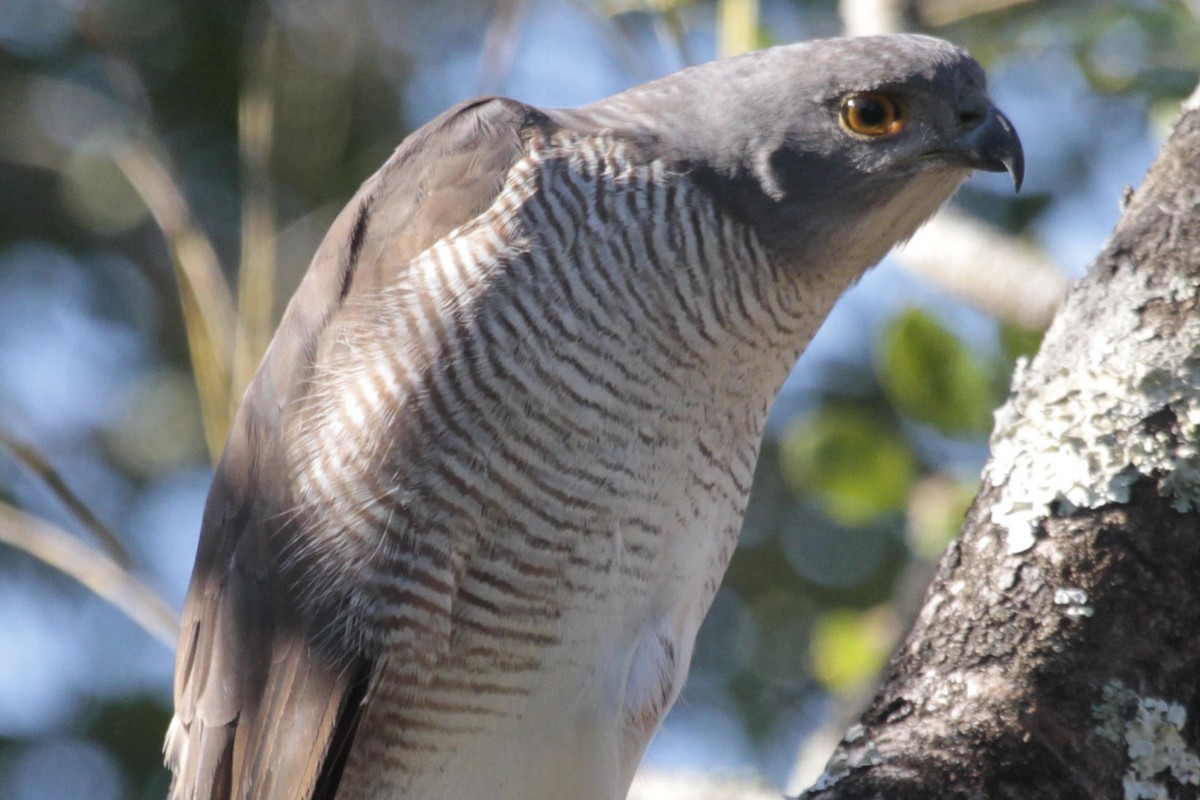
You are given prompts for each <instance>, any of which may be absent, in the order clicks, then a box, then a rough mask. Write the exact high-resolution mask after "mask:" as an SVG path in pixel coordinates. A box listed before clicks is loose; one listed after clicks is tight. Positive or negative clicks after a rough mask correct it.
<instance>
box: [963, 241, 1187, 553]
mask: <svg viewBox="0 0 1200 800" xmlns="http://www.w3.org/2000/svg"><path fill="white" fill-rule="evenodd" d="M1107 292H1108V293H1109V294H1110V295H1111V296H1114V297H1120V298H1121V299H1122V302H1121V308H1122V311H1121V312H1119V313H1116V314H1112V315H1110V317H1108V318H1105V319H1104V320H1103V321H1102V323H1101V324H1103V326H1104V333H1103V336H1095V337H1091V338H1088V337H1087V333H1086V332H1080V333H1079V334H1078V336H1077V337H1076V338H1080V339H1082V338H1088V347H1087V348H1083V349H1081V352H1079V353H1078V354H1077V358H1076V357H1075V356H1076V354H1075V353H1074V352H1072V353H1071V354H1070V355H1071V357H1070V358H1065V357H1064V355H1065V354H1066V353H1067V347H1068V346H1067V345H1065V344H1059V345H1058V348H1059V351H1058V352H1056V353H1055V354H1054V355H1055V356H1057V358H1055V359H1053V363H1055V364H1058V365H1059V371H1058V372H1057V374H1052V375H1050V376H1049V378H1048V379H1044V380H1043V381H1042V382H1039V381H1038V380H1035V379H1034V378H1033V377H1032V375H1031V372H1030V370H1029V368H1028V366H1027V364H1025V363H1021V364H1019V365H1018V368H1017V370H1016V372H1015V373H1014V375H1013V395H1012V397H1011V398H1010V400H1009V402H1008V403H1006V404H1005V405H1004V406H1003V407H1002V408H1001V409H1000V410H998V411H997V412H996V429H995V432H994V433H993V435H992V461H991V463H990V464H989V465H988V469H987V471H986V472H985V475H984V478H985V480H987V481H988V482H989V483H991V484H992V485H993V486H997V487H1000V488H1001V496H1000V497H999V498H998V499H997V502H996V503H995V504H994V505H993V506H992V509H991V519H992V521H993V522H994V523H996V524H997V525H1000V526H1002V527H1003V528H1004V529H1005V532H1006V536H1007V547H1008V552H1009V553H1020V552H1024V551H1025V550H1028V549H1029V548H1030V547H1032V546H1033V544H1034V541H1035V538H1036V535H1037V530H1038V526H1039V524H1040V523H1041V521H1042V520H1044V519H1046V518H1047V517H1049V516H1050V515H1051V512H1052V510H1057V512H1058V513H1059V514H1060V515H1068V514H1071V513H1073V512H1075V511H1076V510H1078V509H1083V508H1098V507H1100V506H1103V505H1107V504H1110V503H1124V502H1128V501H1129V498H1130V489H1131V487H1132V486H1133V485H1134V484H1135V483H1136V482H1137V481H1139V480H1142V479H1145V478H1150V479H1152V480H1154V481H1155V483H1156V485H1157V488H1158V491H1159V492H1160V494H1161V495H1162V496H1164V497H1169V498H1170V499H1171V504H1172V507H1174V508H1175V509H1176V510H1178V511H1181V512H1182V511H1187V510H1190V509H1193V508H1200V446H1198V444H1200V357H1197V356H1196V355H1195V354H1196V353H1197V352H1200V321H1198V320H1196V319H1195V318H1194V315H1192V316H1190V317H1187V318H1183V319H1181V320H1179V321H1178V322H1179V325H1178V329H1177V330H1173V331H1171V332H1170V333H1169V334H1163V333H1161V332H1158V331H1155V330H1153V329H1152V328H1151V327H1150V326H1149V325H1143V323H1142V318H1141V316H1140V314H1139V313H1138V311H1137V309H1138V308H1139V307H1145V306H1146V305H1147V304H1148V303H1151V302H1154V301H1155V300H1157V301H1159V302H1166V303H1168V304H1172V303H1175V302H1178V301H1180V300H1181V299H1185V298H1194V297H1195V296H1196V295H1197V294H1200V281H1197V280H1196V279H1195V278H1192V277H1189V276H1174V277H1173V278H1172V279H1171V280H1170V281H1169V282H1168V283H1167V285H1166V286H1165V287H1156V288H1154V289H1150V288H1148V287H1147V286H1146V282H1145V278H1144V276H1143V275H1142V274H1141V273H1139V272H1138V271H1137V270H1135V269H1134V268H1133V267H1132V266H1128V265H1126V266H1123V267H1122V268H1121V269H1120V270H1118V271H1117V273H1116V274H1115V275H1114V277H1113V279H1112V282H1111V284H1110V285H1109V286H1108V287H1107ZM1046 368H1047V367H1046V366H1045V365H1041V369H1042V370H1045V369H1046Z"/></svg>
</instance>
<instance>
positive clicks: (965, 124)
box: [958, 110, 986, 131]
mask: <svg viewBox="0 0 1200 800" xmlns="http://www.w3.org/2000/svg"><path fill="white" fill-rule="evenodd" d="M985 116H986V115H985V114H984V113H983V112H981V111H974V110H971V111H960V112H958V124H959V125H960V126H961V127H962V129H963V130H964V131H970V130H974V129H975V128H978V127H979V126H980V124H982V122H983V119H984V117H985Z"/></svg>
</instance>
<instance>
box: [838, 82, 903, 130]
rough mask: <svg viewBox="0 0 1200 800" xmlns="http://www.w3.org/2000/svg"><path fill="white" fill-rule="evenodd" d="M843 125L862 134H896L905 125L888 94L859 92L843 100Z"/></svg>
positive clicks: (898, 108)
mask: <svg viewBox="0 0 1200 800" xmlns="http://www.w3.org/2000/svg"><path fill="white" fill-rule="evenodd" d="M842 125H843V126H844V127H845V128H846V130H848V131H850V132H851V133H857V134H859V135H860V136H894V135H896V134H897V133H899V132H900V130H901V129H902V128H903V127H904V118H903V116H902V115H901V113H900V106H899V105H897V104H896V101H895V100H893V99H892V98H890V97H888V96H887V95H886V94H879V93H878V92H857V93H855V94H851V95H847V96H846V98H845V99H844V100H842Z"/></svg>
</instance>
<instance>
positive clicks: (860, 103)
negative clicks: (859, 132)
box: [850, 97, 888, 128]
mask: <svg viewBox="0 0 1200 800" xmlns="http://www.w3.org/2000/svg"><path fill="white" fill-rule="evenodd" d="M850 102H851V104H852V105H853V108H854V111H855V112H857V114H858V121H859V122H860V123H861V124H862V125H863V126H864V127H867V128H882V127H883V126H884V125H886V124H887V123H888V112H887V107H886V106H884V104H883V102H882V101H880V100H875V99H874V98H868V97H857V98H855V99H853V100H851V101H850Z"/></svg>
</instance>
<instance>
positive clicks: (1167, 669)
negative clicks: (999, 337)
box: [802, 90, 1200, 800]
mask: <svg viewBox="0 0 1200 800" xmlns="http://www.w3.org/2000/svg"><path fill="white" fill-rule="evenodd" d="M802 797H803V798H805V799H806V800H834V799H835V798H836V799H837V800H849V799H850V798H887V799H888V800H903V799H904V798H922V799H923V800H924V799H925V798H942V799H945V798H1022V800H1035V799H1036V798H1047V800H1049V799H1050V798H1053V800H1072V799H1073V798H1122V797H1123V798H1127V799H1128V800H1134V799H1135V798H1196V797H1200V90H1198V91H1197V93H1196V94H1195V95H1193V97H1192V99H1191V100H1190V101H1189V102H1188V103H1187V104H1186V105H1185V113H1184V115H1183V117H1182V118H1181V119H1180V120H1179V122H1178V123H1177V124H1176V127H1175V130H1174V132H1173V134H1172V136H1171V138H1170V140H1169V141H1168V142H1167V144H1166V147H1165V149H1164V150H1163V152H1162V154H1161V156H1160V157H1159V159H1158V161H1157V162H1156V163H1155V165H1154V166H1153V167H1152V168H1151V170H1150V172H1149V174H1148V175H1147V177H1146V179H1145V182H1144V183H1143V185H1142V187H1141V189H1139V190H1138V192H1137V193H1136V194H1135V195H1133V196H1132V198H1130V199H1129V201H1128V204H1127V207H1126V209H1125V213H1124V214H1123V216H1122V218H1121V220H1120V222H1119V223H1118V225H1117V228H1116V230H1115V231H1114V233H1113V235H1112V237H1111V239H1110V240H1109V242H1108V244H1107V245H1106V246H1105V248H1104V250H1103V251H1102V252H1101V254H1100V255H1099V256H1098V257H1097V259H1096V261H1095V262H1094V263H1093V265H1092V267H1091V270H1090V271H1089V274H1088V276H1087V277H1086V278H1085V279H1084V280H1083V281H1081V282H1080V283H1079V284H1078V285H1077V286H1076V287H1075V289H1074V290H1073V291H1072V293H1071V295H1070V296H1069V298H1068V300H1067V303H1066V305H1065V306H1064V308H1063V309H1062V311H1061V312H1060V313H1059V315H1058V317H1057V318H1056V320H1055V322H1054V324H1053V325H1052V326H1051V328H1050V331H1049V332H1048V333H1047V335H1046V338H1045V341H1044V343H1043V345H1042V349H1041V352H1040V353H1039V354H1038V356H1037V357H1036V358H1035V359H1034V360H1033V362H1032V363H1031V364H1030V365H1028V366H1027V367H1024V368H1018V371H1017V374H1016V375H1015V377H1014V381H1013V392H1012V395H1011V397H1010V399H1009V401H1008V403H1007V404H1006V405H1005V407H1004V408H1003V409H1001V410H1000V411H999V412H998V414H997V426H996V431H995V433H994V434H993V438H992V459H991V461H990V462H989V464H988V466H987V468H986V469H985V471H984V476H983V488H982V490H981V491H980V493H979V496H978V497H977V498H976V500H975V504H974V506H973V507H972V509H971V511H970V512H969V514H968V516H967V521H966V525H965V527H964V529H963V533H962V535H961V536H960V537H959V539H958V540H957V541H956V542H955V543H954V544H953V545H952V546H951V547H950V549H949V551H948V552H947V553H946V555H945V556H944V557H943V559H942V562H941V565H940V567H939V570H938V575H937V577H936V578H935V580H934V582H933V585H932V586H931V587H930V589H929V593H928V595H927V597H926V599H925V603H924V607H923V609H922V610H921V612H920V614H919V616H918V619H917V622H916V624H915V625H914V627H913V630H912V631H911V633H910V634H909V636H908V638H907V641H906V642H905V643H904V644H903V645H902V646H901V647H900V649H899V650H898V651H897V653H896V655H895V656H894V657H893V659H892V662H891V664H890V665H889V667H888V670H887V673H886V675H885V677H884V680H883V684H882V687H881V689H880V690H879V692H878V694H877V695H876V697H875V699H874V700H873V701H872V704H871V706H870V708H869V710H868V711H867V712H866V713H865V715H864V716H863V717H862V720H861V722H860V724H858V725H855V726H854V727H853V728H852V729H851V730H850V732H848V733H847V734H846V737H845V738H844V739H843V740H842V743H841V744H840V745H839V747H838V749H837V751H836V752H835V754H834V757H833V758H832V760H831V761H830V762H829V765H828V766H827V768H826V772H825V774H824V775H823V776H822V777H821V779H820V780H819V781H818V782H817V784H816V785H814V787H813V788H811V789H810V790H808V791H807V792H806V793H805V794H804V795H803V796H802Z"/></svg>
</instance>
